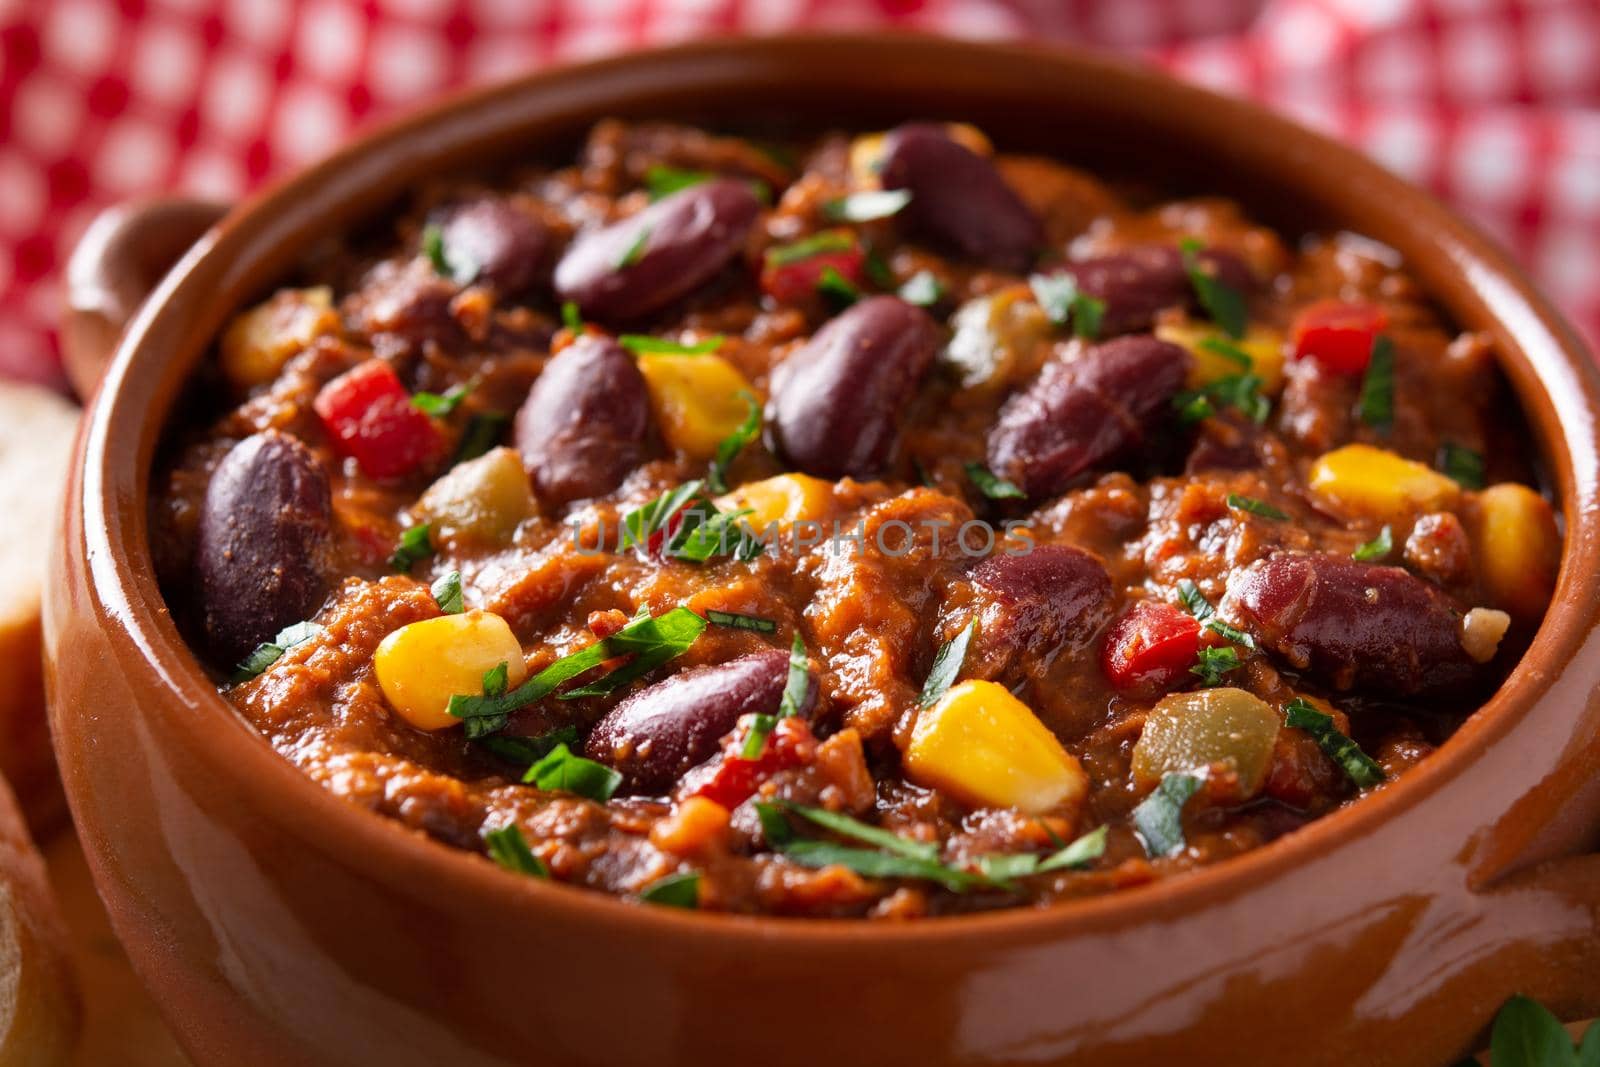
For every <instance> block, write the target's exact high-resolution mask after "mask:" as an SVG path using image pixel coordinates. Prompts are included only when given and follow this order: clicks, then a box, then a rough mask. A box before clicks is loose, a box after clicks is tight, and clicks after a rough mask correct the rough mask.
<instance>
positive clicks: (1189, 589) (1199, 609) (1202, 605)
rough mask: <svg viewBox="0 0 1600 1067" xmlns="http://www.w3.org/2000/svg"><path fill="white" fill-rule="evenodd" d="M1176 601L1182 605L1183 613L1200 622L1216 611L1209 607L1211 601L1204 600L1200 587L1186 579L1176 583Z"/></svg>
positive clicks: (1204, 596)
mask: <svg viewBox="0 0 1600 1067" xmlns="http://www.w3.org/2000/svg"><path fill="white" fill-rule="evenodd" d="M1178 600H1179V601H1180V602H1181V603H1182V604H1183V610H1184V611H1187V612H1188V613H1189V614H1190V615H1193V616H1194V617H1195V618H1197V619H1199V620H1200V621H1201V622H1205V621H1206V620H1207V619H1209V618H1211V616H1213V615H1215V614H1216V613H1217V609H1216V608H1214V607H1212V606H1211V601H1209V600H1207V599H1206V595H1205V594H1204V593H1202V592H1201V591H1200V587H1199V586H1198V585H1195V584H1194V583H1193V582H1192V581H1190V580H1189V579H1187V578H1184V579H1183V580H1182V581H1180V582H1179V583H1178Z"/></svg>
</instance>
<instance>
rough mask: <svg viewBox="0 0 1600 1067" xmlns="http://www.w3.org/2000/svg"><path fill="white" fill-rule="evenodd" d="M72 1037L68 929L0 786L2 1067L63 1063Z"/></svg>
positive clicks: (74, 1019)
mask: <svg viewBox="0 0 1600 1067" xmlns="http://www.w3.org/2000/svg"><path fill="white" fill-rule="evenodd" d="M77 1032H78V998H77V993H76V990H75V987H74V985H73V980H72V971H71V968H70V966H69V964H68V963H67V932H66V927H65V926H64V925H63V924H62V922H61V916H60V914H59V913H58V912H57V911H56V905H55V900H54V898H52V897H51V895H50V887H49V884H48V883H47V882H46V880H45V869H44V861H43V860H42V859H40V858H39V853H38V852H36V851H34V847H33V842H32V841H31V840H30V839H29V837H28V831H27V828H26V827H25V826H23V824H22V813H21V812H20V811H19V810H18V808H17V803H16V800H15V798H14V797H12V795H11V791H10V790H9V789H8V788H6V785H5V783H4V782H0V1067H54V1065H56V1064H61V1063H65V1062H66V1061H67V1057H68V1055H69V1054H70V1053H71V1051H72V1047H73V1044H74V1042H75V1041H76V1040H77Z"/></svg>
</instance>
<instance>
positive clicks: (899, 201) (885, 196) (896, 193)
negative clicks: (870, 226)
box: [822, 189, 911, 222]
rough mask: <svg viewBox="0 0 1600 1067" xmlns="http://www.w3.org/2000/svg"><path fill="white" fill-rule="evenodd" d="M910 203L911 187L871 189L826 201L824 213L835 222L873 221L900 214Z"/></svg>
mask: <svg viewBox="0 0 1600 1067" xmlns="http://www.w3.org/2000/svg"><path fill="white" fill-rule="evenodd" d="M909 203H911V190H909V189H871V190H867V191H865V192H859V193H851V194H850V195H849V196H841V197H839V198H838V199H837V200H828V201H826V202H824V203H823V205H822V214H823V215H824V216H825V217H826V218H829V219H832V220H833V221H834V222H871V221H873V220H874V219H886V218H889V217H890V216H891V215H896V214H899V213H900V211H901V210H903V209H904V208H905V206H906V205H907V204H909Z"/></svg>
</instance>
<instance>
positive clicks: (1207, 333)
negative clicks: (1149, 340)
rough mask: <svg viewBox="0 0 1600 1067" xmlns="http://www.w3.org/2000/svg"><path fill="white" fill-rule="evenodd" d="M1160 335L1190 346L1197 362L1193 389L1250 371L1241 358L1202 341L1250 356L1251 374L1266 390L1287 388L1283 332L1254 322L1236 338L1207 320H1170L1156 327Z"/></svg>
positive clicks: (1193, 369)
mask: <svg viewBox="0 0 1600 1067" xmlns="http://www.w3.org/2000/svg"><path fill="white" fill-rule="evenodd" d="M1156 336H1157V337H1159V338H1160V339H1161V340H1163V341H1169V342H1171V343H1172V344H1175V345H1181V346H1182V347H1184V348H1187V349H1188V350H1189V352H1190V353H1191V354H1192V355H1193V356H1194V365H1193V366H1192V367H1191V368H1190V370H1189V388H1191V389H1198V388H1200V387H1201V386H1204V385H1210V384H1211V383H1212V382H1215V381H1217V380H1218V379H1221V378H1226V377H1228V376H1229V375H1232V374H1244V373H1246V368H1244V367H1243V366H1241V365H1240V363H1239V361H1238V360H1237V359H1229V358H1228V357H1227V356H1225V355H1223V354H1222V353H1221V352H1218V351H1217V350H1216V348H1215V347H1211V346H1209V345H1208V344H1202V343H1201V342H1211V341H1220V342H1222V343H1224V344H1227V345H1229V346H1231V347H1233V348H1237V349H1238V350H1239V351H1241V352H1243V353H1244V354H1245V355H1247V356H1249V357H1250V367H1249V370H1248V373H1251V374H1255V375H1257V376H1258V377H1259V378H1260V379H1261V390H1262V392H1265V393H1276V392H1277V391H1278V390H1279V389H1280V388H1282V387H1283V334H1281V333H1279V332H1278V331H1277V330H1274V329H1272V328H1271V327H1270V326H1262V325H1259V324H1252V325H1251V326H1250V328H1249V329H1248V330H1246V331H1245V335H1244V336H1243V337H1237V338H1236V337H1229V336H1228V335H1227V334H1225V333H1223V332H1222V331H1221V330H1219V329H1217V328H1216V327H1215V326H1211V325H1207V324H1205V323H1199V322H1168V323H1162V324H1160V325H1158V326H1157V327H1156Z"/></svg>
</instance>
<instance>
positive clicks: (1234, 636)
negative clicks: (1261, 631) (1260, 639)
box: [1206, 616, 1256, 648]
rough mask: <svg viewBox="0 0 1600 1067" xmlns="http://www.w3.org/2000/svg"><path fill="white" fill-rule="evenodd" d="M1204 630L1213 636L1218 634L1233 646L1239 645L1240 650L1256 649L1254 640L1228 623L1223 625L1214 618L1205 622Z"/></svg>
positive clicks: (1219, 620)
mask: <svg viewBox="0 0 1600 1067" xmlns="http://www.w3.org/2000/svg"><path fill="white" fill-rule="evenodd" d="M1206 629H1208V630H1210V631H1211V632H1212V633H1214V634H1218V635H1220V636H1222V637H1225V638H1227V639H1228V640H1229V641H1232V642H1233V643H1234V644H1236V645H1239V646H1240V647H1242V648H1255V647H1256V639H1255V638H1253V637H1251V636H1250V635H1249V634H1247V633H1245V632H1244V631H1243V630H1241V629H1239V628H1238V627H1237V626H1232V625H1230V624H1228V623H1225V622H1223V621H1222V620H1221V619H1219V618H1216V617H1215V616H1213V617H1211V618H1209V619H1207V620H1206Z"/></svg>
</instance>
